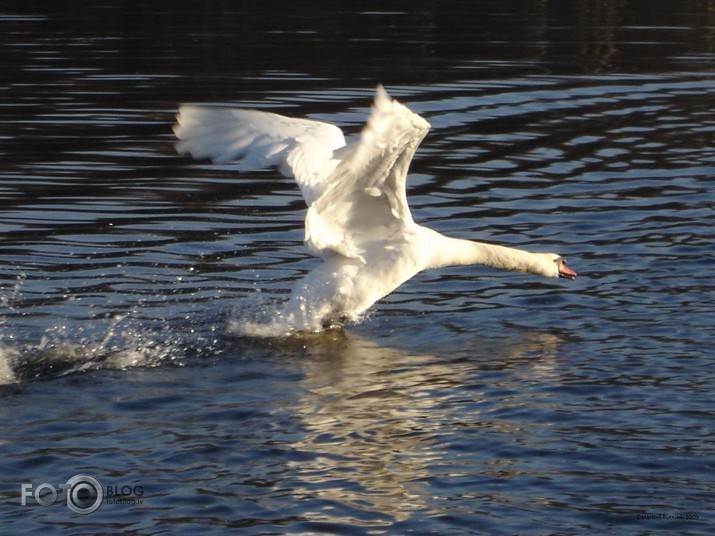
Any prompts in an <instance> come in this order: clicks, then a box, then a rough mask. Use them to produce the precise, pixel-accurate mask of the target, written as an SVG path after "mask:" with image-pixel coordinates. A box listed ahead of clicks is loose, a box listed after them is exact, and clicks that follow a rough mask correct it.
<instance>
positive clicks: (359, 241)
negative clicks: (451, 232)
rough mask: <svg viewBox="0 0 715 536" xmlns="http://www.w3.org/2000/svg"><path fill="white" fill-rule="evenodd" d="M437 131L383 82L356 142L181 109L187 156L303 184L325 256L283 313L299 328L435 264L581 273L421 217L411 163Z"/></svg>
mask: <svg viewBox="0 0 715 536" xmlns="http://www.w3.org/2000/svg"><path fill="white" fill-rule="evenodd" d="M429 127H430V125H429V123H427V121H425V120H424V119H422V118H421V117H420V116H419V115H417V114H415V113H413V112H411V111H410V110H408V109H407V108H406V107H405V106H403V105H402V104H400V103H399V102H397V101H395V100H393V99H391V98H390V97H389V96H388V94H387V92H386V91H385V90H384V89H383V88H382V86H379V87H378V88H377V94H376V96H375V101H374V104H373V107H372V114H371V115H370V118H369V119H368V121H367V124H366V125H365V127H364V129H363V130H362V133H361V135H360V139H359V140H357V141H355V142H353V143H351V144H349V145H346V144H345V138H344V137H343V133H342V132H341V130H340V129H339V128H338V127H336V126H335V125H330V124H327V123H320V122H317V121H311V120H307V119H291V118H287V117H283V116H280V115H276V114H273V113H269V112H260V111H253V110H240V109H231V108H214V107H201V106H186V105H184V106H181V107H180V109H179V114H178V115H177V124H176V125H175V126H174V133H175V134H176V137H177V138H178V139H179V140H180V141H179V142H177V144H176V149H177V151H178V152H179V153H181V154H187V153H188V154H190V155H192V156H193V157H194V158H210V159H211V160H213V161H214V162H217V163H225V162H229V161H232V160H237V161H238V168H239V170H253V169H256V168H260V167H264V166H276V167H278V169H279V170H280V172H281V173H282V174H283V175H285V176H287V177H293V178H294V179H295V180H296V181H297V183H298V186H299V187H300V189H301V192H302V194H303V197H304V199H305V202H306V203H307V205H308V213H307V215H306V218H305V244H306V245H307V246H308V248H309V249H310V250H311V251H312V252H314V253H315V254H317V255H319V256H321V257H322V258H323V259H324V262H322V263H321V264H319V265H318V266H317V267H316V268H315V269H314V270H313V271H311V272H310V273H309V274H308V275H307V276H306V277H305V278H304V279H302V280H300V281H298V282H297V284H296V285H295V287H294V288H293V291H292V294H291V296H290V299H289V300H288V302H287V304H286V308H285V311H284V313H283V315H284V316H283V318H284V319H285V320H286V321H287V322H288V325H289V327H290V328H291V329H293V330H298V331H317V330H320V329H322V328H323V327H324V326H325V325H326V324H330V323H332V322H341V321H344V320H353V319H355V318H356V317H358V316H359V315H360V314H361V313H362V312H364V311H365V310H366V309H367V308H368V307H370V306H371V305H372V304H373V303H375V302H376V301H377V300H379V299H380V298H382V297H384V296H386V295H387V294H389V293H390V292H392V291H393V290H395V289H396V288H397V287H398V286H400V285H401V284H402V283H404V282H405V281H407V280H408V279H410V278H411V277H412V276H414V275H415V274H417V273H418V272H420V271H422V270H425V269H428V268H439V267H441V266H449V265H463V264H484V265H487V266H491V267H494V268H503V269H506V270H514V271H520V272H529V273H533V274H538V275H542V276H545V277H566V278H569V279H574V278H575V277H576V272H574V271H573V270H571V269H570V268H569V267H568V266H566V261H564V259H563V258H562V257H561V256H559V255H556V254H553V253H530V252H527V251H522V250H519V249H513V248H509V247H504V246H497V245H492V244H485V243H481V242H472V241H469V240H460V239H455V238H448V237H446V236H443V235H441V234H440V233H438V232H436V231H433V230H431V229H428V228H426V227H422V226H421V225H418V224H416V223H415V222H414V221H413V220H412V215H411V214H410V209H409V206H408V205H407V198H406V194H405V181H406V178H407V168H408V167H409V164H410V161H411V160H412V156H413V155H414V153H415V150H416V149H417V146H418V145H419V144H420V142H421V141H422V139H423V138H424V136H425V135H426V134H427V131H428V130H429Z"/></svg>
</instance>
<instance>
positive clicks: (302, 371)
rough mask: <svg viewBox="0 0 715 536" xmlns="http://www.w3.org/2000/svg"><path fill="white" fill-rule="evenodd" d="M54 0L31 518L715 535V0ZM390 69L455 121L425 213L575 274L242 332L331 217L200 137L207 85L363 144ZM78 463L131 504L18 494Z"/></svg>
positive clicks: (44, 16)
mask: <svg viewBox="0 0 715 536" xmlns="http://www.w3.org/2000/svg"><path fill="white" fill-rule="evenodd" d="M44 4H45V3H40V2H32V1H30V2H27V1H23V2H12V1H10V2H5V3H4V4H3V5H2V6H1V7H0V44H1V50H2V59H1V60H0V61H1V62H2V67H3V68H2V73H1V74H0V91H1V93H0V94H1V95H2V102H1V104H0V159H1V160H0V162H1V163H0V258H1V259H2V262H1V263H0V307H1V308H2V316H1V317H0V378H2V382H3V383H4V385H3V386H1V387H0V430H1V431H0V471H1V474H2V479H0V480H1V484H0V497H2V502H0V513H1V514H0V515H1V517H0V527H2V532H4V533H8V534H10V533H24V532H30V531H33V532H34V531H48V530H49V531H53V532H54V531H57V532H59V531H62V530H65V531H68V532H75V533H77V532H86V533H95V534H99V533H114V532H116V531H118V530H121V531H124V532H128V533H142V534H158V533H172V534H173V533H181V534H197V533H200V532H209V533H226V532H227V531H229V530H231V529H236V530H238V529H240V531H241V533H246V534H296V533H303V534H309V533H339V534H364V533H367V532H371V533H374V534H382V533H391V534H407V533H414V534H460V533H462V534H525V533H532V534H606V533H612V534H651V533H661V532H668V533H678V534H707V533H712V532H711V531H712V529H713V514H712V508H713V504H714V502H713V500H714V499H715V497H714V493H713V491H712V490H713V484H714V483H715V482H714V480H715V479H714V478H713V474H715V467H714V466H715V456H714V452H713V448H714V446H715V441H713V432H714V431H715V430H714V429H715V426H714V423H715V421H714V420H713V410H712V400H713V393H714V387H715V372H714V371H715V368H714V367H713V350H712V348H713V345H714V344H715V337H714V336H713V335H714V333H713V332H714V327H715V307H714V301H715V284H714V283H713V266H715V263H713V261H714V260H715V259H714V257H715V239H714V237H713V224H714V223H715V210H714V207H715V187H714V186H713V182H714V180H715V143H714V141H715V114H713V104H714V103H715V29H714V28H715V3H714V2H712V1H707V0H703V1H684V2H664V1H658V0H655V1H651V2H647V3H645V2H632V1H625V0H622V1H616V0H614V1H610V2H607V1H602V2H509V3H502V2H486V1H484V2H421V1H415V2H411V3H409V10H408V11H404V9H405V5H403V4H398V3H387V4H385V3H384V2H380V3H370V2H367V3H365V2H363V3H355V6H351V7H347V6H342V7H340V6H339V7H337V8H336V7H335V6H334V3H320V2H319V3H311V4H309V5H308V6H306V5H301V4H300V3H297V4H295V5H289V6H287V5H286V4H285V3H281V4H276V5H273V3H271V2H261V3H260V6H257V7H256V6H253V7H251V6H250V5H249V3H244V2H220V1H216V2H203V3H187V4H190V5H192V6H193V7H186V6H183V4H180V3H178V4H177V3H175V2H171V3H170V2H135V3H129V4H131V5H130V6H127V5H126V4H127V3H124V2H117V1H104V2H94V3H91V4H90V5H87V4H85V3H82V4H79V3H77V4H75V3H73V2H54V3H52V7H51V8H48V7H46V6H45V5H44ZM378 82H383V83H384V84H385V85H386V86H387V88H388V90H389V91H390V92H391V93H392V94H393V95H394V96H396V97H397V98H399V99H400V100H402V101H403V102H405V103H407V104H408V105H409V106H410V107H411V108H412V109H414V110H415V111H417V112H419V113H420V114H422V115H424V116H425V117H426V118H427V119H428V120H429V121H430V123H431V124H432V126H433V128H432V131H431V132H430V134H429V135H428V137H427V139H426V140H425V142H424V143H423V146H422V148H421V150H420V151H419V152H418V154H417V157H416V159H415V162H414V164H413V167H412V176H411V179H410V183H409V196H410V201H411V204H412V207H413V214H414V216H415V219H416V220H418V221H420V222H422V223H426V224H428V225H430V226H432V227H434V228H436V229H438V230H440V231H442V232H445V233H447V234H451V235H452V236H460V237H464V238H474V239H479V240H485V241H492V242H498V243H504V244H508V245H512V246H516V247H523V248H526V249H542V250H550V251H555V252H558V253H561V254H563V255H565V256H566V257H567V258H568V259H569V261H570V264H571V265H572V266H573V267H574V268H575V269H576V270H577V271H579V274H580V276H579V278H578V279H577V280H576V281H575V282H573V283H570V282H563V281H550V280H549V281H546V280H541V279H537V278H534V277H530V276H525V275H521V274H508V273H499V272H495V271H492V270H488V269H486V268H479V267H470V268H453V269H445V270H439V271H435V272H430V273H425V274H421V275H419V276H418V277H416V278H415V279H414V280H413V281H411V282H409V283H408V284H405V285H404V286H403V287H401V288H400V289H398V291H396V292H395V293H393V294H392V295H391V296H389V297H388V298H387V299H385V300H383V301H382V302H380V303H379V304H378V305H377V306H376V307H374V308H373V310H372V312H371V313H370V315H369V316H368V317H367V318H366V319H365V320H364V321H363V322H361V323H360V324H358V325H352V326H349V327H347V328H346V329H344V330H342V331H331V332H328V333H324V334H320V335H313V336H306V337H295V338H292V339H283V340H266V339H259V338H248V337H237V336H235V335H233V334H232V330H231V327H232V326H235V325H237V324H240V323H241V322H244V321H246V320H251V319H252V318H254V317H255V316H256V315H266V314H268V315H270V312H271V311H272V310H273V309H272V307H274V305H273V304H274V303H275V302H276V300H280V299H281V298H283V297H285V293H286V291H287V289H289V288H290V286H291V283H292V282H293V281H294V280H295V279H296V278H298V277H300V275H301V274H302V273H304V272H305V271H306V270H309V269H310V268H311V267H312V266H313V265H314V263H315V262H316V260H315V259H313V258H311V257H310V256H309V255H307V253H306V251H305V250H304V249H303V247H302V244H301V241H302V218H303V208H304V207H303V203H302V200H301V198H300V195H299V193H298V190H297V188H296V187H295V186H294V185H293V184H292V183H291V182H290V181H288V180H285V179H282V178H280V177H278V176H277V174H276V173H273V172H269V171H267V172H265V173H255V174H249V175H244V176H240V177H239V176H237V175H236V174H235V173H234V172H233V171H232V169H231V167H230V166H215V165H210V164H206V163H196V162H191V161H188V160H186V159H184V158H180V157H178V156H176V155H175V154H174V152H173V146H172V143H173V142H172V134H171V123H172V121H173V115H174V114H175V112H176V108H177V105H178V103H180V102H211V103H225V104H236V105H238V104H240V105H242V106H249V107H255V108H261V109H271V110H274V111H278V112H280V113H287V114H291V115H295V116H310V117H313V118H316V119H321V120H327V121H331V122H334V123H337V124H339V125H340V126H341V127H343V128H344V130H345V131H346V132H348V133H356V132H358V131H359V128H360V125H361V124H362V122H363V120H364V118H365V114H366V112H367V107H368V106H369V104H370V99H371V95H372V92H373V90H374V87H375V85H376V84H377V83H378ZM77 474H85V475H91V476H93V477H94V478H96V479H97V480H98V481H99V482H100V483H101V486H102V487H103V491H104V494H105V496H107V495H109V492H111V491H115V490H118V491H117V492H118V493H120V492H121V490H122V489H124V490H125V491H127V493H125V497H124V498H126V499H127V502H130V503H133V504H116V503H112V502H109V501H106V502H105V503H104V504H102V505H101V507H100V508H99V509H98V510H97V511H95V512H93V513H91V514H86V515H81V514H77V513H74V512H72V511H71V510H70V509H69V508H67V507H66V506H63V505H61V504H60V501H58V502H57V503H56V504H53V505H50V506H41V505H38V504H37V503H36V502H35V500H34V498H32V497H31V498H30V499H28V500H27V502H28V503H29V504H28V505H26V506H22V504H21V502H22V501H21V486H22V484H23V483H27V484H30V485H31V486H32V487H31V488H30V489H31V490H34V489H37V487H39V486H40V485H41V484H42V483H48V484H52V485H53V486H55V487H58V486H59V485H60V484H63V483H65V482H67V480H68V479H69V478H70V477H72V476H74V475H77ZM41 497H42V496H41ZM44 497H45V500H46V501H47V498H46V497H47V488H46V490H45V495H44ZM105 498H111V497H105ZM646 516H650V519H644V517H646Z"/></svg>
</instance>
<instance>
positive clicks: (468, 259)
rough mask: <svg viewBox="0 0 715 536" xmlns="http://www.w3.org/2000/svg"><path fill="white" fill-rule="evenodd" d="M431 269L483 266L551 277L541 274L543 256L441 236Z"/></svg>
mask: <svg viewBox="0 0 715 536" xmlns="http://www.w3.org/2000/svg"><path fill="white" fill-rule="evenodd" d="M435 253H436V254H435V259H434V262H435V264H434V267H435V268H438V267H442V266H460V265H467V264H483V265H485V266H490V267H492V268H499V269H501V270H510V271H513V272H528V273H533V274H538V275H551V274H547V273H545V271H544V266H543V264H544V262H543V258H542V257H543V255H542V254H540V253H531V252H529V251H524V250H521V249H515V248H509V247H506V246H497V245H494V244H486V243H484V242H473V241H471V240H462V239H459V238H449V237H446V236H441V240H440V246H439V247H438V248H436V251H435Z"/></svg>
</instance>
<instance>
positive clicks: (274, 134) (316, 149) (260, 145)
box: [174, 105, 345, 205]
mask: <svg viewBox="0 0 715 536" xmlns="http://www.w3.org/2000/svg"><path fill="white" fill-rule="evenodd" d="M176 121H177V124H176V125H174V134H175V135H176V137H177V138H178V139H179V141H178V142H177V144H176V150H177V151H178V152H179V153H180V154H190V155H191V156H193V157H194V158H199V159H201V158H209V159H211V160H212V161H213V162H216V163H226V162H231V161H233V160H237V161H238V169H239V170H241V171H254V170H257V169H260V168H263V167H277V168H278V169H279V170H280V172H281V174H283V175H284V176H286V177H293V178H294V179H295V180H296V182H297V183H298V185H299V186H300V189H301V192H302V194H303V197H304V199H305V201H306V203H308V205H310V204H312V203H313V201H315V199H316V198H317V197H319V196H320V195H321V194H322V193H323V188H324V184H323V181H324V180H325V178H326V177H328V176H329V175H330V174H331V173H332V171H333V170H334V169H335V166H336V165H337V162H336V161H335V160H333V158H332V157H333V152H334V151H335V150H336V149H339V148H340V147H343V146H344V145H345V137H344V136H343V133H342V131H341V130H340V129H339V128H338V127H336V126H335V125H330V124H328V123H321V122H318V121H311V120H309V119H292V118H288V117H284V116H281V115H277V114H274V113H271V112H261V111H257V110H242V109H236V108H218V107H208V106H190V105H182V106H181V107H180V108H179V114H178V115H177V116H176Z"/></svg>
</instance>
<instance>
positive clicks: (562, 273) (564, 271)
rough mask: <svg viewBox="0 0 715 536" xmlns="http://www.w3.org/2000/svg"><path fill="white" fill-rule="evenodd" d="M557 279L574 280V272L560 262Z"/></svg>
mask: <svg viewBox="0 0 715 536" xmlns="http://www.w3.org/2000/svg"><path fill="white" fill-rule="evenodd" d="M559 277H565V278H566V279H570V280H571V281H573V280H574V279H576V272H574V271H573V270H572V269H571V268H569V267H568V266H566V263H565V262H562V263H561V266H559Z"/></svg>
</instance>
